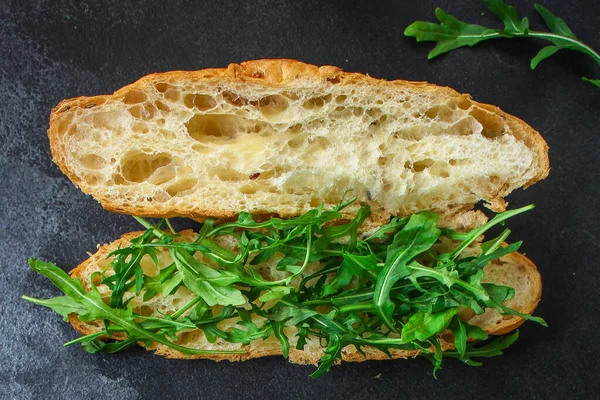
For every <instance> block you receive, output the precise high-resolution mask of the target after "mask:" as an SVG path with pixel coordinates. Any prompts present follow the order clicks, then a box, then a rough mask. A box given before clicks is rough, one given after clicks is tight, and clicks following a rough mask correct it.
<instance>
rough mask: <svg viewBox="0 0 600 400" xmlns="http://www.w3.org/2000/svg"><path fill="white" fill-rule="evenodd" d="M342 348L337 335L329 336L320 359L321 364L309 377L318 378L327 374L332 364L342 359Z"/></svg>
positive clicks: (340, 339) (340, 340)
mask: <svg viewBox="0 0 600 400" xmlns="http://www.w3.org/2000/svg"><path fill="white" fill-rule="evenodd" d="M343 347H344V345H343V342H342V338H341V337H340V336H339V335H331V336H329V340H327V347H326V348H325V354H323V356H322V357H321V363H320V364H319V367H318V368H317V370H316V371H315V372H313V373H312V374H311V375H310V377H311V378H318V377H319V376H321V375H323V374H324V373H325V372H329V370H330V369H331V366H332V365H333V363H334V362H335V361H336V360H338V359H340V358H341V357H342V348H343Z"/></svg>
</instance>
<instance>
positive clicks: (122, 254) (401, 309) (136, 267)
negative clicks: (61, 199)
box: [24, 11, 545, 377]
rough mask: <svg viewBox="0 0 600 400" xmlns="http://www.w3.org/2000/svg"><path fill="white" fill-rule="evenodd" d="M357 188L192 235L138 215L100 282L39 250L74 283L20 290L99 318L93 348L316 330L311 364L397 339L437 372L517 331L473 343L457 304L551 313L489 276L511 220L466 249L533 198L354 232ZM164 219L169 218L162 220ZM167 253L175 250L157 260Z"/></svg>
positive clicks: (38, 265)
mask: <svg viewBox="0 0 600 400" xmlns="http://www.w3.org/2000/svg"><path fill="white" fill-rule="evenodd" d="M509 15H512V11H511V12H509ZM513 20H514V18H512V17H511V18H509V19H507V20H506V21H505V22H506V24H508V23H509V22H511V21H513ZM513 22H514V21H513ZM522 24H523V22H522V21H520V22H518V23H517V22H514V24H512V25H510V26H512V27H511V28H509V27H508V25H507V28H506V29H520V28H519V27H520V26H522ZM354 200H355V199H352V200H350V201H349V202H345V203H344V202H343V201H341V202H340V204H339V205H338V206H337V207H335V208H334V209H332V210H323V207H318V208H315V209H312V210H310V211H308V212H307V213H305V214H303V215H301V216H300V217H297V218H292V219H289V220H282V219H278V218H271V219H270V220H268V221H262V222H257V221H255V220H254V217H253V216H252V215H251V214H248V213H242V214H241V215H240V216H239V218H238V220H237V221H235V222H228V223H224V224H220V225H216V224H215V223H214V221H212V220H207V221H206V222H205V224H204V225H203V226H202V228H201V229H200V232H199V234H198V236H197V237H196V238H195V239H194V240H193V241H191V240H190V239H187V240H186V238H184V237H181V236H179V235H177V234H176V233H174V231H173V229H172V227H171V225H170V223H169V222H168V220H165V221H162V222H161V223H159V224H156V225H155V224H152V223H150V222H149V221H147V220H146V219H144V218H140V217H136V220H137V221H138V222H140V223H141V224H142V225H143V226H144V227H145V228H146V231H145V232H144V233H143V234H142V235H140V237H138V238H135V239H133V240H131V241H130V243H129V244H128V245H126V246H123V247H120V248H119V249H117V250H115V251H113V252H112V253H110V255H109V258H110V259H111V261H110V264H109V267H107V268H106V269H105V270H103V271H99V272H95V273H94V274H93V276H92V278H93V279H91V281H90V282H88V283H87V284H88V285H89V286H90V290H86V289H84V286H83V285H82V284H81V282H80V281H79V280H78V279H73V278H71V277H69V276H68V275H67V274H66V273H64V272H63V271H62V270H61V269H59V268H58V267H56V266H54V265H53V264H50V263H46V262H43V261H40V260H31V261H30V265H31V267H32V268H33V269H34V270H36V271H38V272H39V273H41V274H43V275H44V276H46V277H48V278H49V279H50V280H51V281H52V283H54V284H55V285H56V286H57V287H58V288H59V289H60V290H61V291H62V292H63V293H64V296H60V297H55V298H52V299H45V300H40V299H34V298H30V297H26V296H24V298H25V299H26V300H28V301H31V302H33V303H35V304H39V305H43V306H46V307H49V308H52V309H53V310H55V311H56V312H57V313H59V314H60V315H62V316H63V318H65V319H67V318H68V317H69V316H71V315H75V316H76V317H77V318H78V319H79V320H81V321H83V322H86V321H92V320H97V321H102V322H103V323H104V329H101V330H99V331H96V332H93V333H91V334H88V335H85V336H82V337H80V338H78V339H75V340H73V341H71V342H69V343H67V345H71V344H75V343H79V344H81V345H82V346H83V348H84V349H85V350H86V351H89V352H92V353H96V352H109V353H112V352H116V351H121V350H123V349H125V348H128V347H130V346H132V345H133V344H135V343H140V344H142V345H144V346H151V345H152V344H156V343H158V344H161V345H164V346H166V347H169V348H171V349H173V350H176V351H179V352H181V353H183V354H185V355H193V354H230V353H234V354H238V353H244V351H245V350H244V346H248V345H250V344H253V343H256V341H261V340H265V339H267V338H268V337H271V336H274V337H275V338H276V339H277V340H278V341H279V343H280V344H281V348H282V353H283V355H284V356H285V357H287V356H288V355H289V351H290V347H291V346H292V345H293V346H294V347H295V348H296V349H300V350H302V349H304V347H305V346H306V345H307V344H308V343H309V342H312V343H315V341H316V342H318V343H320V344H321V345H322V347H323V349H324V353H323V356H322V358H321V363H320V365H319V368H318V369H317V370H316V371H315V372H314V373H313V374H312V376H313V377H317V376H320V375H322V374H323V373H325V372H327V371H328V370H329V369H330V368H331V366H332V365H333V364H334V363H336V362H337V361H338V360H340V358H341V356H342V349H343V348H345V347H346V346H354V347H355V348H356V349H357V350H358V351H359V352H361V353H362V352H363V351H364V348H365V347H367V346H370V347H374V348H376V349H378V350H380V351H382V352H384V353H385V354H387V355H389V356H391V355H392V353H393V351H394V350H412V351H416V352H420V353H421V354H422V355H424V356H426V357H428V358H430V359H431V360H432V362H433V363H434V373H435V371H437V370H438V369H439V368H441V365H442V359H443V357H445V356H448V355H449V356H450V357H454V358H459V359H461V360H463V361H465V362H467V363H469V364H472V365H474V364H476V361H473V360H472V357H486V356H491V355H495V354H500V353H501V350H502V349H504V348H505V347H506V346H508V345H509V344H510V343H512V340H514V339H513V338H516V336H510V337H509V339H505V340H500V341H494V342H491V343H490V344H488V345H484V346H481V347H475V346H474V345H471V344H470V343H469V339H479V340H484V339H486V338H487V334H486V333H485V332H484V331H483V330H482V329H481V328H479V327H477V326H474V325H471V324H469V323H468V322H465V321H463V320H461V319H460V318H459V309H460V308H461V307H462V308H470V309H472V310H473V311H474V312H475V313H477V314H480V313H483V312H484V311H485V310H486V309H488V308H493V309H495V310H497V311H498V312H500V313H502V314H507V315H516V316H519V317H522V318H526V319H530V320H534V321H536V322H539V323H542V324H545V322H544V321H543V320H542V319H540V318H538V317H532V316H530V315H526V314H522V313H520V312H518V311H517V310H513V309H511V308H509V307H507V306H506V305H505V304H504V302H505V301H507V300H508V299H510V298H512V297H513V296H514V289H512V288H509V287H506V286H501V285H496V284H492V283H482V278H483V276H484V272H483V268H484V267H485V265H486V264H488V263H490V262H492V261H493V260H495V259H497V258H499V257H502V256H504V255H506V254H509V253H510V252H513V251H516V250H517V249H518V248H519V246H520V242H517V243H513V244H509V245H504V244H503V243H504V241H505V240H506V239H507V237H508V235H509V234H510V231H509V230H508V229H504V231H502V233H501V234H500V235H499V236H497V237H495V238H493V239H491V240H488V241H487V242H484V243H482V244H481V245H480V246H479V249H480V250H479V254H477V255H471V256H468V257H467V256H464V254H463V253H465V250H466V249H467V248H473V247H474V243H475V242H476V241H477V240H478V239H479V237H480V236H481V235H482V234H483V233H484V232H488V231H489V229H491V228H492V227H494V226H496V225H499V224H504V222H505V221H506V220H507V219H508V218H510V217H512V216H515V215H517V214H519V213H522V212H525V211H527V210H529V209H531V208H532V206H527V207H523V208H520V209H516V210H511V211H507V212H505V213H502V214H498V215H496V216H495V217H494V218H492V219H491V220H490V221H489V222H488V223H487V224H485V225H483V226H482V227H480V228H478V229H476V230H473V231H471V232H457V231H453V230H450V229H440V228H438V227H437V222H438V216H437V215H436V214H435V213H432V212H421V213H417V214H414V215H412V216H410V217H405V218H399V217H397V218H393V219H391V220H390V222H389V223H388V224H386V225H384V226H382V227H380V228H378V229H377V230H375V231H374V232H373V233H372V234H371V235H369V236H368V237H366V238H363V237H362V236H360V235H359V233H358V232H359V231H360V226H361V224H362V223H363V222H364V220H365V219H366V218H367V216H368V215H369V214H370V209H369V208H368V207H362V208H361V209H360V210H359V211H358V213H357V215H356V217H355V218H354V219H352V220H351V221H346V223H339V222H337V223H336V221H335V220H336V219H339V218H341V215H342V214H341V212H340V211H341V210H343V208H344V207H347V206H348V205H349V204H351V203H352V202H353V201H354ZM163 224H166V226H167V227H168V228H169V229H168V230H162V229H161V228H160V227H161V226H162V225H163ZM223 236H228V238H227V241H228V242H231V240H232V238H234V239H235V240H236V241H237V245H236V246H233V247H227V248H226V247H224V246H223V245H222V243H223V241H222V240H221V239H220V238H221V237H223ZM442 237H444V238H445V239H447V240H446V242H447V241H448V240H451V241H455V242H456V244H455V246H454V247H453V248H452V249H450V250H445V251H442V249H446V248H447V247H443V246H441V244H440V243H441V242H440V240H441V238H442ZM471 253H472V251H471ZM159 255H160V259H161V260H164V257H170V259H171V262H170V263H164V262H163V263H161V264H159ZM146 256H147V258H150V260H152V262H153V264H154V266H155V267H156V269H157V272H158V273H155V272H154V273H152V274H146V273H144V269H143V268H142V265H141V261H142V259H143V258H144V257H146ZM262 263H270V265H271V266H275V267H276V269H277V270H278V271H279V272H277V273H279V274H281V275H282V276H280V277H279V278H278V279H268V278H269V277H270V275H262V274H261V264H262ZM271 269H272V268H271ZM150 275H152V276H150ZM98 281H99V282H100V284H99V286H102V292H103V293H105V292H107V291H108V292H109V293H110V294H109V296H110V301H109V304H106V303H105V302H104V301H103V298H102V296H101V295H100V290H99V289H98V287H97V286H96V285H95V284H94V283H93V282H98ZM184 288H185V290H186V291H187V292H186V293H192V294H193V295H194V296H192V297H191V298H190V299H189V300H187V302H185V303H184V304H181V305H178V309H177V310H176V311H175V312H173V313H171V314H161V313H160V312H159V311H158V310H153V311H152V313H151V315H147V313H142V309H143V307H141V305H143V304H144V302H147V301H149V300H150V299H153V298H154V297H156V296H162V297H168V296H173V295H174V294H176V293H180V292H179V291H180V290H184ZM133 300H135V301H133ZM167 301H168V300H167ZM224 322H227V323H226V324H225V323H224ZM224 326H229V328H224ZM190 331H202V332H203V333H204V337H205V338H206V340H207V341H208V342H210V343H224V342H225V343H235V344H237V346H239V348H240V350H236V351H213V350H210V351H209V350H201V349H195V348H190V347H185V346H183V345H181V344H179V343H178V341H179V339H180V338H181V337H182V334H184V333H185V332H190ZM292 332H293V334H292ZM449 332H451V333H452V334H453V335H454V347H455V348H456V351H452V350H448V351H442V348H447V346H448V344H447V343H446V342H444V341H442V336H443V337H447V336H446V335H447V334H448V333H449Z"/></svg>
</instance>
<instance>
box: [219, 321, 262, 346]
mask: <svg viewBox="0 0 600 400" xmlns="http://www.w3.org/2000/svg"><path fill="white" fill-rule="evenodd" d="M238 325H241V326H243V327H245V328H246V330H243V329H238V328H232V329H231V330H230V331H229V332H228V333H227V340H228V341H229V342H231V343H241V344H243V345H247V344H250V342H252V341H253V340H256V339H263V340H264V339H266V338H268V337H269V336H271V334H272V333H273V328H272V326H271V325H270V324H265V325H264V326H262V327H261V328H259V327H258V326H256V324H255V323H254V322H252V321H240V322H238Z"/></svg>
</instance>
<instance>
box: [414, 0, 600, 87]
mask: <svg viewBox="0 0 600 400" xmlns="http://www.w3.org/2000/svg"><path fill="white" fill-rule="evenodd" d="M484 2H485V4H486V6H487V7H488V9H489V10H490V11H491V12H492V13H494V14H495V15H496V16H497V17H498V18H500V19H501V20H502V22H503V23H504V28H503V29H497V28H488V27H485V26H481V25H475V24H468V23H466V22H463V21H460V20H459V19H457V18H456V17H453V16H452V15H450V14H448V13H446V12H445V11H444V10H442V9H441V8H437V9H436V10H435V16H436V18H437V19H438V21H439V22H440V23H439V24H436V23H432V22H425V21H416V22H414V23H412V24H411V25H409V26H408V27H407V28H406V30H405V31H404V34H405V35H406V36H411V37H414V38H415V39H416V40H417V42H424V41H430V42H435V43H436V45H435V47H434V48H433V50H431V51H430V52H429V55H428V58H429V59H432V58H435V57H437V56H439V55H440V54H444V53H447V52H449V51H452V50H454V49H458V48H460V47H465V46H469V47H473V46H475V45H476V44H478V43H480V42H483V41H485V40H490V39H499V38H508V39H513V38H535V39H543V40H546V41H549V42H551V43H552V45H550V46H546V47H544V48H543V49H541V50H540V51H539V52H538V54H537V55H536V56H535V57H533V58H532V60H531V62H530V67H531V69H535V68H536V67H537V66H538V64H539V63H540V62H542V61H543V60H545V59H546V58H548V57H550V56H552V55H553V54H555V53H556V52H558V51H559V50H575V51H579V52H581V53H584V54H587V55H588V56H590V57H592V59H594V60H595V61H596V62H597V63H598V64H600V54H598V53H597V52H596V51H594V50H593V49H592V48H591V47H590V46H588V45H587V44H585V43H584V42H583V41H582V40H581V39H579V38H578V37H577V36H576V35H575V34H574V33H573V31H572V30H571V28H569V26H568V25H567V24H566V22H565V21H564V20H562V19H561V18H558V17H557V16H555V15H554V14H552V12H550V10H548V9H547V8H546V7H544V6H542V5H540V4H536V5H535V6H534V7H535V9H536V11H537V12H538V13H539V14H540V16H541V17H542V19H543V20H544V22H545V23H546V26H547V27H548V29H549V30H550V32H543V31H532V30H531V29H530V27H529V20H528V19H527V18H522V19H521V18H519V16H518V14H517V11H516V10H515V8H514V7H512V6H509V5H507V4H506V3H505V2H504V1H503V0H484ZM582 79H583V80H584V81H587V82H590V83H591V84H593V85H595V86H597V87H600V79H588V78H586V77H583V78H582Z"/></svg>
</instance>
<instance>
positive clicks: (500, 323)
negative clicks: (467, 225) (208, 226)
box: [70, 231, 542, 364]
mask: <svg viewBox="0 0 600 400" xmlns="http://www.w3.org/2000/svg"><path fill="white" fill-rule="evenodd" d="M141 234H142V232H132V233H128V234H126V235H124V236H123V237H121V239H119V240H117V241H115V242H113V243H110V244H107V245H104V246H102V247H100V249H99V250H98V251H97V252H96V254H94V255H93V256H91V257H90V258H89V259H88V260H86V261H85V262H83V263H82V264H81V265H79V266H78V267H77V268H76V269H74V270H73V271H72V272H71V276H72V277H77V278H79V280H80V281H81V283H82V284H83V286H84V288H86V289H87V290H91V284H92V282H91V279H92V274H93V273H94V272H99V271H101V270H103V269H104V268H105V267H106V266H107V265H108V263H109V262H110V259H107V256H108V254H109V253H110V252H111V251H113V250H116V249H117V248H118V247H125V246H127V245H128V244H129V240H131V239H133V238H135V237H138V236H139V235H141ZM181 236H182V238H183V239H184V240H185V241H188V242H192V241H193V240H195V239H196V237H197V235H196V234H195V233H194V232H192V231H183V232H181ZM215 240H217V241H218V242H219V245H221V246H223V247H230V248H231V249H233V248H234V247H233V245H234V244H235V243H236V241H235V240H234V241H232V242H229V241H228V240H227V237H226V236H221V237H218V238H216V239H215ZM158 259H159V268H160V269H162V268H165V267H166V266H168V265H170V264H171V263H172V259H171V257H170V255H169V253H168V251H166V250H163V251H162V252H160V253H159V254H158ZM203 261H204V262H206V263H208V264H210V263H211V261H210V259H208V258H206V259H203ZM145 263H147V264H146V265H145ZM142 267H145V268H144V272H145V273H146V274H151V275H155V274H157V273H158V272H157V271H156V269H155V267H154V264H153V263H152V261H151V260H150V259H148V260H146V261H145V262H144V261H143V262H142ZM255 268H256V269H257V270H258V271H260V273H261V274H262V275H263V277H264V278H266V279H270V280H275V279H280V278H282V274H283V275H284V276H285V275H286V274H287V273H285V272H282V271H277V270H276V269H275V265H274V264H262V265H259V266H255ZM313 268H316V266H313ZM109 271H110V270H109ZM484 272H485V275H484V278H483V281H484V282H492V283H497V284H500V285H505V286H510V287H512V288H514V289H515V296H514V297H513V298H512V299H511V300H508V301H507V302H506V305H507V306H509V307H511V308H514V309H515V310H517V311H520V312H521V313H526V314H531V313H532V312H533V311H534V310H535V308H536V306H537V303H538V301H539V300H540V297H541V294H542V281H541V277H540V274H539V273H538V271H537V268H536V267H535V265H534V264H533V263H532V262H531V261H530V260H529V259H528V258H527V257H525V256H524V255H522V254H518V253H511V254H509V255H507V256H505V257H502V258H501V259H499V260H496V261H494V262H492V263H490V264H489V265H487V266H486V267H485V268H484ZM306 273H307V274H309V273H310V271H306ZM98 290H99V292H100V293H101V294H102V295H103V297H105V298H106V299H107V300H108V297H109V296H110V290H109V289H108V287H106V286H105V285H100V286H98ZM142 296H143V292H142V293H141V294H140V296H137V297H134V298H133V299H132V300H131V302H130V303H129V304H131V306H132V308H133V310H134V311H135V312H136V313H139V314H142V315H146V316H156V317H160V316H161V315H164V314H170V313H173V312H175V311H177V310H178V309H179V308H180V307H182V305H184V304H187V303H188V302H189V301H191V300H192V299H194V298H195V297H196V296H197V295H196V294H194V293H193V292H191V291H190V290H188V289H187V288H185V287H180V288H179V289H178V290H177V291H176V292H175V293H173V294H171V295H169V296H166V297H163V296H162V295H160V294H159V295H157V296H155V297H153V298H152V299H150V300H148V301H144V302H142ZM460 315H461V318H463V319H464V320H466V321H468V322H469V323H471V324H474V325H477V326H479V327H481V328H482V329H484V330H485V331H486V332H488V333H489V334H491V335H500V334H505V333H508V332H510V331H512V330H514V329H515V328H517V327H518V326H519V325H521V324H522V323H523V321H524V320H523V319H522V318H520V317H517V316H512V315H511V316H502V315H500V314H499V313H498V312H497V311H495V310H491V309H488V310H486V312H485V313H483V314H481V315H474V313H473V312H472V311H470V310H467V309H465V310H463V311H461V314H460ZM253 319H254V322H255V323H256V324H257V325H259V326H260V325H261V324H262V323H264V319H261V317H256V316H254V317H253ZM70 321H71V323H72V324H73V326H74V327H75V329H77V331H79V332H80V333H82V334H89V333H94V332H97V331H99V330H102V329H104V324H103V322H102V321H91V322H81V321H79V320H78V319H77V317H76V316H75V315H74V314H71V316H70ZM236 323H237V320H236V319H229V320H226V321H223V322H221V323H219V327H220V328H221V329H227V328H230V327H233V326H234V325H236ZM286 334H287V335H288V337H289V339H290V344H291V349H290V354H289V359H290V361H291V362H293V363H299V364H316V363H317V362H318V361H319V359H320V358H321V356H322V354H323V349H322V347H321V345H320V343H319V341H318V340H317V339H316V338H314V337H313V338H312V339H310V340H309V341H308V342H307V344H306V346H305V348H304V350H296V349H294V346H295V344H296V340H297V338H296V337H295V328H294V327H287V328H286ZM116 337H117V338H119V336H118V335H117V336H116ZM121 338H122V337H121ZM177 343H178V344H181V345H184V346H186V347H192V348H197V349H205V350H240V349H242V350H245V351H246V353H245V354H241V355H240V354H221V355H212V354H211V355H193V356H189V357H186V356H185V355H183V354H182V353H180V352H178V351H175V350H173V349H170V348H168V347H166V346H164V345H156V344H154V345H152V346H151V347H150V348H149V350H153V351H155V352H156V353H157V354H159V355H163V356H166V357H169V358H209V359H213V360H230V361H243V360H248V359H252V358H257V357H263V356H273V355H281V345H280V343H279V341H277V339H276V338H275V337H274V336H271V337H269V338H268V339H266V340H261V339H258V340H254V341H252V342H251V343H250V344H249V345H246V346H243V345H241V344H237V343H230V342H227V341H225V340H223V339H220V338H219V339H217V341H216V342H215V343H210V342H209V341H208V340H206V337H205V336H204V333H203V332H202V331H201V330H190V331H185V332H182V333H180V334H179V340H178V342H177ZM442 345H443V348H444V349H449V348H453V344H452V343H451V341H449V342H446V341H443V340H442ZM362 349H363V350H364V351H365V354H366V356H367V357H366V359H371V360H376V359H377V360H379V359H387V358H388V356H387V355H385V354H384V353H383V352H381V351H379V350H377V349H375V348H372V347H363V348H362ZM342 355H343V359H344V360H345V361H364V360H365V357H363V356H362V355H361V354H360V353H359V352H358V351H356V349H355V348H354V347H353V346H348V347H346V348H344V350H343V351H342ZM391 355H392V356H393V358H407V357H415V356H417V355H418V351H401V350H392V351H391Z"/></svg>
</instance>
